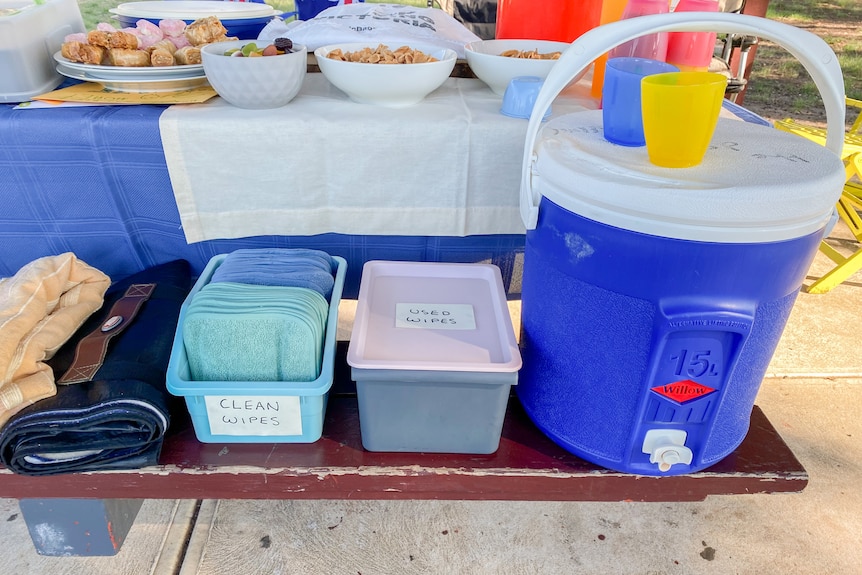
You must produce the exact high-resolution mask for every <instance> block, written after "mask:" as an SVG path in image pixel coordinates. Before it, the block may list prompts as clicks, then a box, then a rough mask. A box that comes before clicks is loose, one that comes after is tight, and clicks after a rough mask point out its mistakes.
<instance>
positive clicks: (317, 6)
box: [294, 0, 365, 20]
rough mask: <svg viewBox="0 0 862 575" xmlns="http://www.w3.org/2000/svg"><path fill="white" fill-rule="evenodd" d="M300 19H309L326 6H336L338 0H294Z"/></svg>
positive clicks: (361, 0) (353, 0)
mask: <svg viewBox="0 0 862 575" xmlns="http://www.w3.org/2000/svg"><path fill="white" fill-rule="evenodd" d="M364 1H365V0H352V2H350V1H348V2H344V1H343V0H342V1H341V4H358V3H360V2H364ZM294 4H295V5H296V11H297V13H298V14H299V19H300V20H311V19H312V18H314V17H315V16H317V15H318V14H320V13H321V12H323V11H324V10H326V9H327V8H332V7H333V6H338V4H339V0H294Z"/></svg>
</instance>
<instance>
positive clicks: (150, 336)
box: [0, 260, 191, 475]
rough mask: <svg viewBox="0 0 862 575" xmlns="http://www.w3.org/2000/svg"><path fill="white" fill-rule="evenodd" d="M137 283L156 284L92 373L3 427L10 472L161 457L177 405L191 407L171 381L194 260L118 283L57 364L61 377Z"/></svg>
mask: <svg viewBox="0 0 862 575" xmlns="http://www.w3.org/2000/svg"><path fill="white" fill-rule="evenodd" d="M134 283H155V284H156V288H155V290H154V291H153V294H152V295H151V296H150V298H149V300H147V301H146V302H145V303H144V304H143V305H142V307H141V309H140V311H139V312H138V315H137V317H136V318H135V319H134V321H133V322H132V323H130V324H129V325H128V327H127V328H126V330H125V331H124V332H122V333H121V334H119V335H117V336H116V337H115V338H114V339H113V340H111V342H110V345H109V348H108V353H107V355H106V357H105V361H104V363H103V365H102V367H101V368H100V369H99V370H98V371H97V372H96V374H95V375H94V377H93V378H92V380H91V381H87V382H84V383H77V384H72V385H61V386H58V391H57V395H55V396H54V397H51V398H48V399H43V400H41V401H38V402H36V403H34V404H33V405H30V406H28V407H27V408H25V409H24V410H22V411H20V412H19V413H17V414H16V415H15V416H13V417H12V418H11V419H10V420H9V421H8V422H7V424H6V425H5V426H4V427H3V429H2V430H0V462H2V463H3V465H5V466H6V467H7V468H8V469H10V470H11V471H13V472H15V473H19V474H24V475H56V474H61V473H72V472H79V471H98V470H106V469H137V468H140V467H144V466H147V465H155V464H156V463H158V456H159V453H160V451H161V447H162V444H163V440H164V436H165V432H166V430H167V429H168V427H169V425H170V420H171V412H172V411H174V412H176V413H180V412H181V411H182V410H184V407H183V405H182V404H181V403H177V399H176V398H175V397H174V396H172V395H171V394H170V393H168V391H167V388H166V386H165V381H166V372H167V366H168V361H169V360H170V355H171V347H172V344H173V336H174V332H175V330H176V326H177V321H178V319H179V313H180V306H181V305H182V303H183V300H184V299H185V297H186V295H187V294H188V292H189V291H190V289H191V271H190V268H189V264H188V262H186V261H183V260H178V261H174V262H170V263H167V264H162V265H160V266H155V267H153V268H150V269H148V270H144V271H143V272H140V273H138V274H135V275H133V276H130V277H128V278H126V279H124V280H121V281H119V282H117V283H115V284H114V285H113V286H112V287H111V288H110V289H109V290H108V292H107V294H106V295H105V302H104V305H103V306H102V308H101V309H100V310H99V311H97V312H96V313H94V314H93V315H92V316H91V318H90V319H89V320H88V321H87V322H86V323H85V324H84V325H83V326H82V327H81V329H79V330H78V331H77V332H76V333H75V335H74V336H72V338H71V339H70V340H69V342H68V343H67V344H66V345H64V346H63V347H62V348H61V349H60V350H59V351H58V352H57V353H56V354H55V356H54V358H53V359H52V360H51V362H50V364H51V366H52V367H53V368H54V373H55V377H57V378H59V377H60V376H61V375H62V374H63V373H65V371H66V369H67V368H68V367H69V366H70V365H71V364H72V361H73V359H74V355H75V348H76V346H77V343H78V341H80V339H82V338H83V337H84V336H86V335H87V334H89V333H90V332H91V331H93V330H94V329H96V328H98V327H99V326H100V325H102V323H104V321H105V320H106V319H107V314H108V313H109V312H110V310H111V308H112V307H113V305H114V303H115V302H116V301H117V300H119V299H120V298H121V297H122V296H123V294H125V292H126V289H127V288H128V286H129V285H131V284H134ZM175 410H176V411H175Z"/></svg>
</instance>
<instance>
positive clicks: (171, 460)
mask: <svg viewBox="0 0 862 575" xmlns="http://www.w3.org/2000/svg"><path fill="white" fill-rule="evenodd" d="M346 349H347V344H346V343H345V342H342V343H340V344H339V349H338V358H337V364H336V382H335V384H334V385H333V390H332V392H331V397H330V401H329V406H328V408H327V415H326V420H325V422H324V426H323V431H324V436H323V438H322V439H321V440H319V441H317V442H315V443H310V444H290V443H277V444H271V443H261V444H240V443H229V444H228V443H209V444H205V443H200V442H198V441H197V439H196V438H195V435H194V431H193V429H192V425H191V423H190V421H189V419H188V418H187V417H178V418H177V419H176V420H175V421H174V422H173V424H172V428H171V432H170V434H169V436H168V437H167V438H166V441H165V445H164V449H163V451H162V455H161V462H160V465H158V466H154V467H148V468H144V469H141V470H134V471H104V472H97V473H81V474H71V475H62V476H48V477H28V476H20V475H14V474H12V473H10V472H9V471H8V470H2V471H0V496H3V497H12V498H17V499H33V498H36V499H42V498H45V499H49V498H71V499H79V498H90V499H115V498H117V499H126V498H134V499H342V498H345V499H347V498H349V499H449V500H486V499H487V500H534V501H540V500H547V501H622V500H634V501H699V500H703V499H705V498H706V497H707V496H708V495H718V494H721V495H725V494H737V493H746V494H750V493H778V492H796V491H801V490H802V489H804V488H805V486H806V485H807V483H808V475H807V473H806V471H805V469H804V468H803V467H802V465H801V464H800V463H799V461H798V460H797V459H796V457H795V456H794V455H793V453H792V452H791V450H790V449H789V448H788V446H787V445H786V444H785V443H784V441H783V440H782V439H781V437H780V436H779V434H778V432H777V431H776V430H775V428H774V427H773V426H772V425H771V424H770V422H769V420H768V419H767V418H766V416H765V415H764V414H763V412H762V411H761V410H760V409H759V408H757V407H755V409H754V411H753V413H752V418H751V429H750V431H749V433H748V436H747V437H746V439H745V441H744V442H743V443H742V444H741V445H740V446H739V448H738V449H737V450H736V451H735V452H734V453H733V454H731V455H730V456H729V457H727V458H725V459H724V460H723V461H721V462H720V463H718V464H716V465H715V466H713V467H711V468H709V469H707V470H705V471H701V472H699V473H694V474H691V475H683V476H673V477H644V476H637V475H630V474H625V473H619V472H615V471H609V470H607V469H603V468H600V467H597V466H595V465H593V464H590V463H588V462H586V461H584V460H582V459H580V458H578V457H575V456H573V455H571V454H569V453H568V452H566V451H565V450H563V449H562V448H560V447H558V446H557V445H556V444H554V443H553V442H552V441H550V440H549V439H547V438H546V437H545V436H544V435H543V434H542V433H541V432H540V431H539V430H538V429H537V428H536V427H535V426H534V425H533V424H532V423H531V422H530V420H529V418H528V417H527V416H526V414H525V413H524V411H523V410H522V409H521V407H520V405H519V403H518V401H517V398H516V397H514V396H513V397H512V398H511V399H510V402H509V408H508V412H507V414H506V419H505V423H504V427H503V432H502V437H501V441H500V448H499V450H498V451H497V452H496V453H494V454H492V455H455V454H430V453H372V452H369V451H365V450H364V449H363V448H362V443H361V437H360V434H359V413H358V406H357V401H356V396H355V389H354V388H353V384H352V382H351V381H350V370H349V367H348V366H347V364H346V361H345V355H346Z"/></svg>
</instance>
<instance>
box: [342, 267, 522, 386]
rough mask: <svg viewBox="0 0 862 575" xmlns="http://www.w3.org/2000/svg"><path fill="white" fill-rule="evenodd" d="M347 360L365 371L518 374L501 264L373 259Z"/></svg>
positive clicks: (365, 274)
mask: <svg viewBox="0 0 862 575" xmlns="http://www.w3.org/2000/svg"><path fill="white" fill-rule="evenodd" d="M347 363H348V364H349V365H350V366H352V367H354V368H360V369H385V370H409V371H458V372H481V373H489V372H491V373H510V372H516V371H518V370H519V369H520V368H521V354H520V351H519V350H518V345H517V343H516V342H515V333H514V329H513V327H512V320H511V317H510V316H509V310H508V307H507V305H506V294H505V291H504V290H503V281H502V278H501V276H500V269H499V268H498V267H497V266H495V265H491V264H448V263H425V262H389V261H370V262H367V263H366V264H365V266H364V267H363V269H362V281H361V282H360V287H359V299H358V302H357V306H356V317H355V320H354V322H353V332H352V334H351V336H350V345H349V346H348V350H347Z"/></svg>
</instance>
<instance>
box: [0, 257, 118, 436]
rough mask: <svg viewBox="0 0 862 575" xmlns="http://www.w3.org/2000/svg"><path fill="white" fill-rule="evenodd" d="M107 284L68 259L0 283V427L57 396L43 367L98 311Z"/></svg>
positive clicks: (42, 263)
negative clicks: (22, 412) (26, 408)
mask: <svg viewBox="0 0 862 575" xmlns="http://www.w3.org/2000/svg"><path fill="white" fill-rule="evenodd" d="M110 285H111V279H110V278H109V277H108V276H106V275H105V274H103V273H102V272H100V271H99V270H97V269H96V268H93V267H91V266H89V265H87V264H86V263H84V262H82V261H81V260H79V259H77V258H76V257H75V255H74V254H72V253H65V254H61V255H58V256H48V257H44V258H40V259H38V260H35V261H32V262H30V263H29V264H27V265H25V266H24V267H22V268H21V269H20V270H19V271H18V273H16V274H15V275H14V276H12V277H11V278H4V279H0V425H3V424H5V423H6V421H7V420H8V419H9V418H10V417H11V416H13V415H14V414H15V413H17V412H18V411H20V410H22V409H24V408H25V407H26V406H28V405H30V404H31V403H33V402H35V401H38V400H40V399H44V398H46V397H51V396H52V395H54V394H55V393H57V388H56V385H55V384H54V374H53V372H52V370H51V368H50V366H48V364H46V363H45V361H47V360H49V359H51V358H52V357H53V356H54V354H55V353H56V352H57V350H58V349H59V348H60V346H62V345H63V344H64V343H66V341H68V340H69V338H70V337H71V336H72V334H74V333H75V331H77V329H78V328H79V327H81V325H82V324H83V323H84V321H85V320H86V319H87V318H88V317H90V316H91V315H92V314H93V312H95V311H96V310H97V309H99V308H100V307H101V306H102V303H103V301H104V296H105V292H106V291H107V290H108V287H109V286H110Z"/></svg>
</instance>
